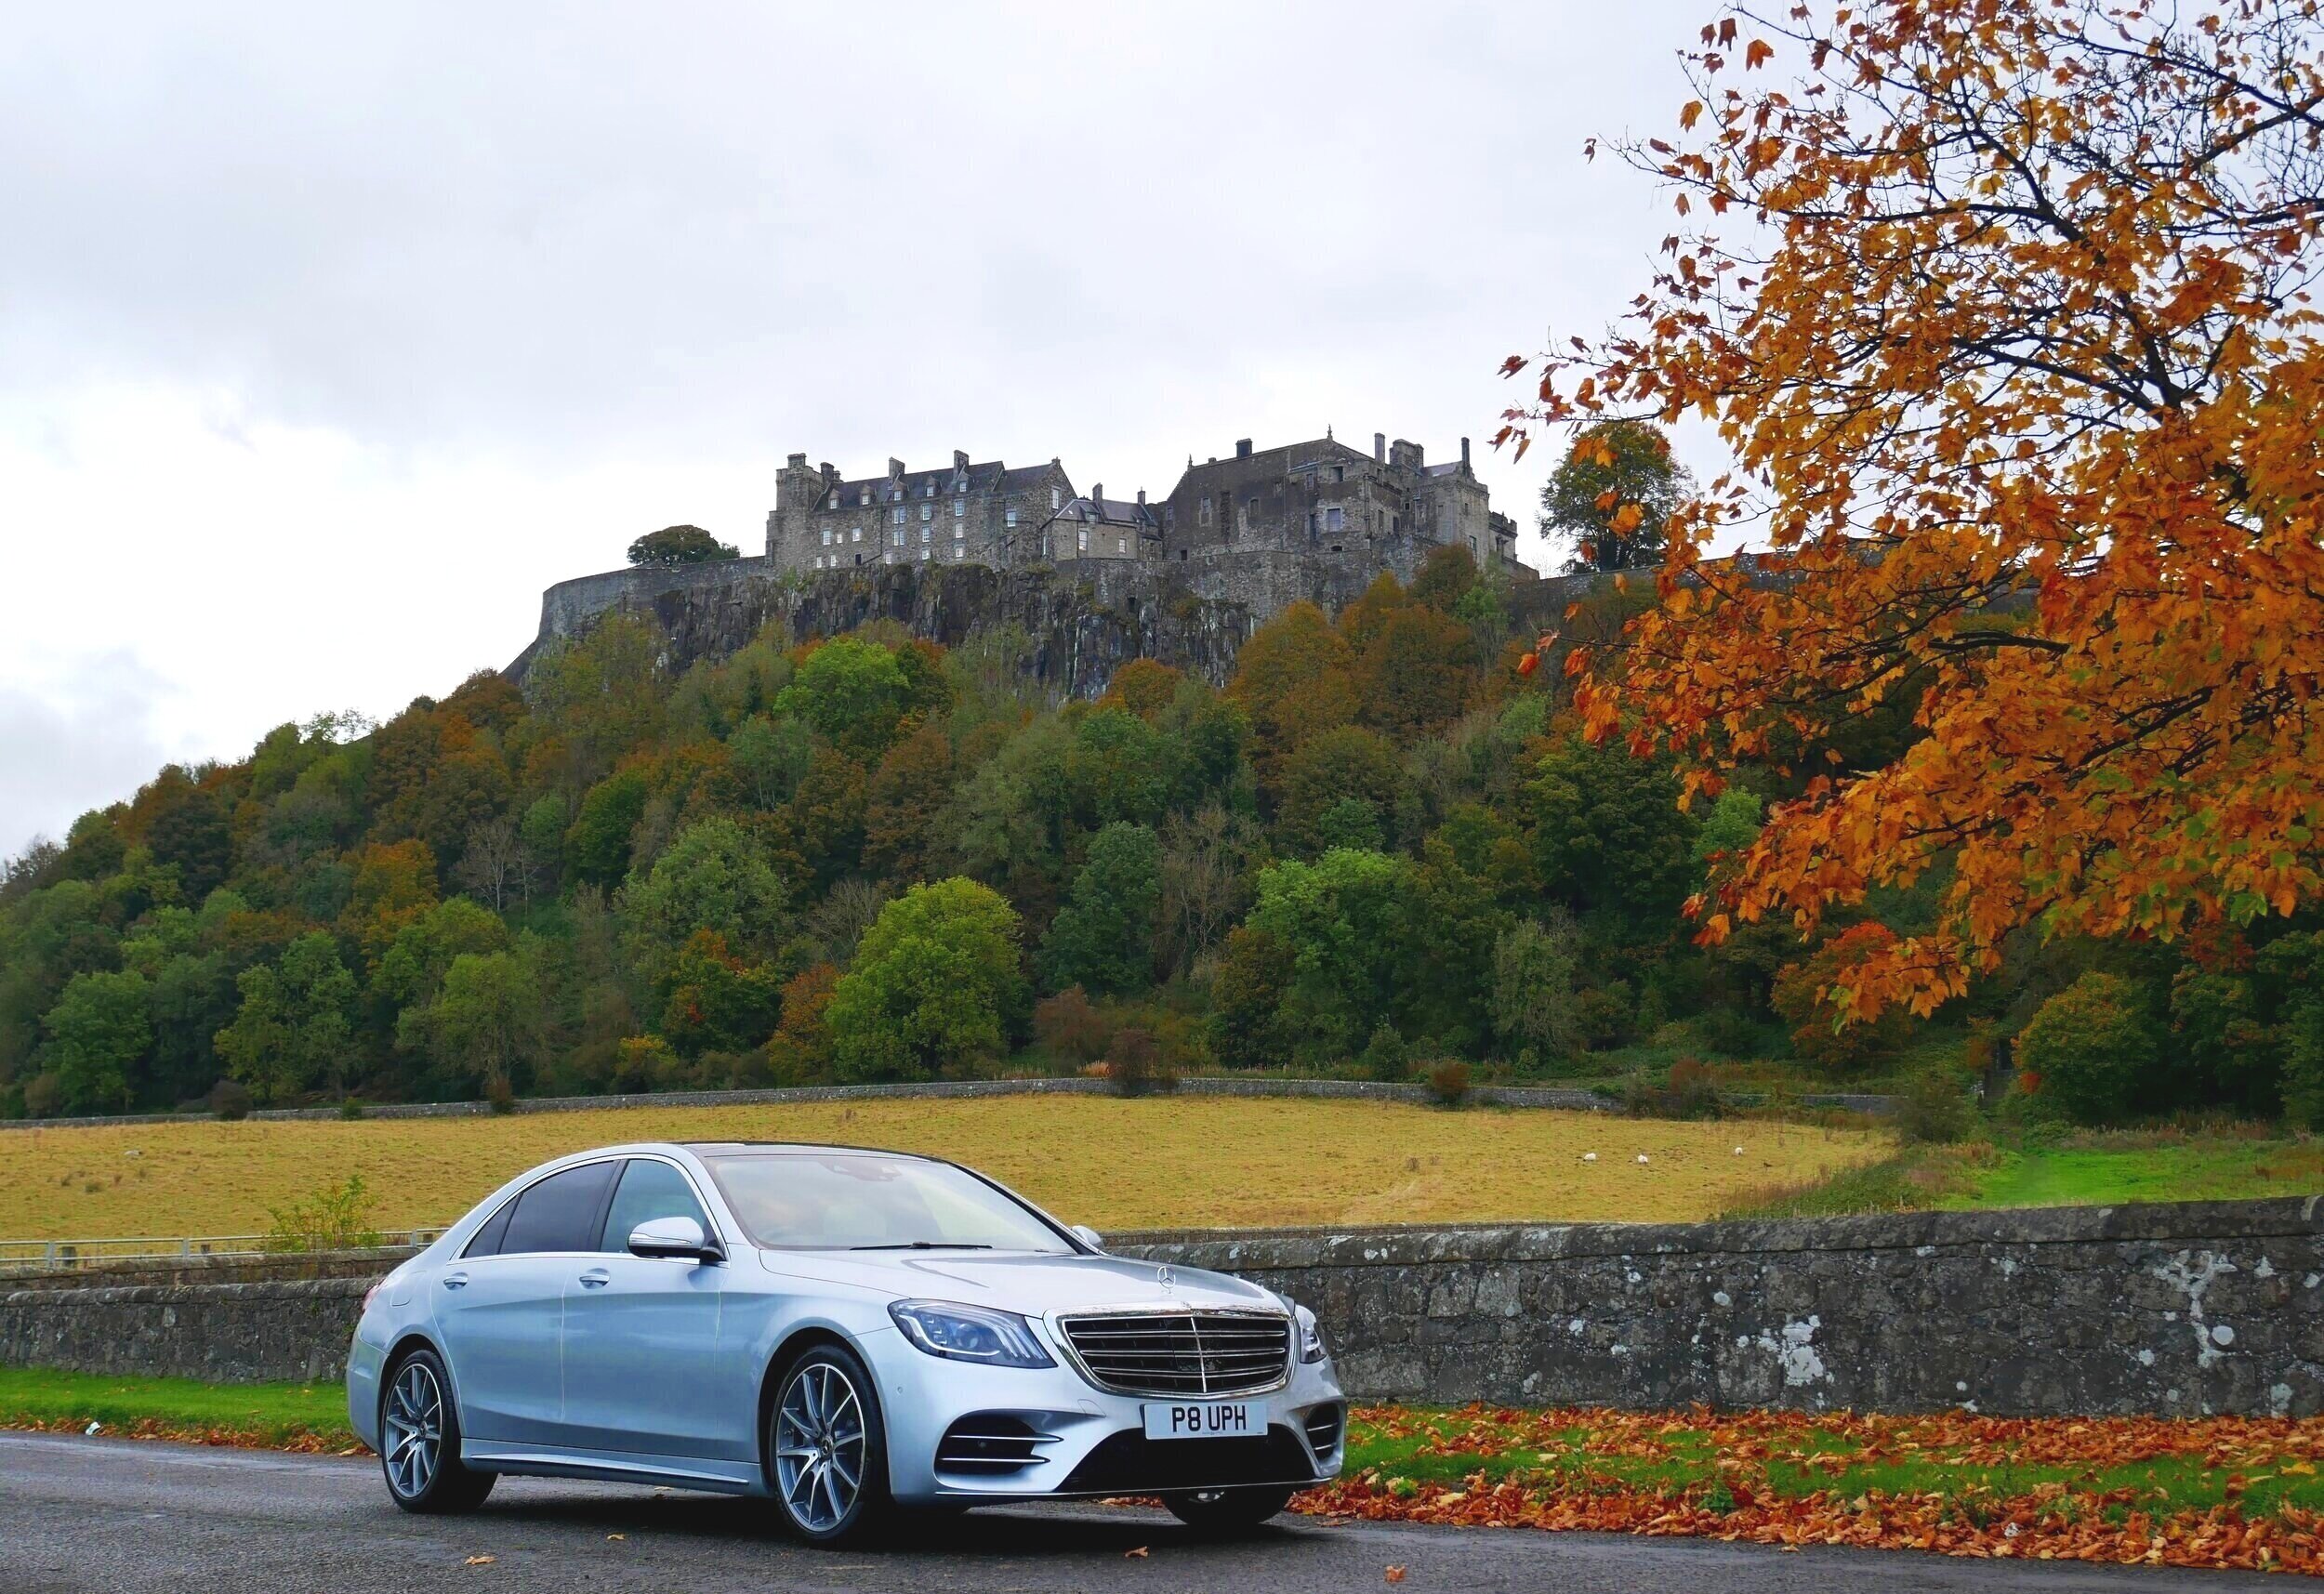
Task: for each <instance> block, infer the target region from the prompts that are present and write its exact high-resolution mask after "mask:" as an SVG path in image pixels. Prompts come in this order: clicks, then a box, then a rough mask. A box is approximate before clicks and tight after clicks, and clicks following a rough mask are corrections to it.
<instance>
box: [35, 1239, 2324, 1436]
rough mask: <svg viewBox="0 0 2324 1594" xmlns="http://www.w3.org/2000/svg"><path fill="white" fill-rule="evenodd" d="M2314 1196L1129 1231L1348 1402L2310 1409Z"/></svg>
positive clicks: (177, 1338) (115, 1365)
mask: <svg viewBox="0 0 2324 1594" xmlns="http://www.w3.org/2000/svg"><path fill="white" fill-rule="evenodd" d="M2319 1203H2324V1197H2311V1198H2309V1199H2306V1200H2304V1201H2302V1200H2286V1201H2260V1202H2215V1203H2190V1204H2183V1205H2142V1206H2121V1207H2067V1208H2055V1209H2049V1210H2040V1211H2027V1212H1959V1213H1901V1214H1887V1215H1882V1216H1876V1217H1867V1218H1837V1219H1790V1220H1782V1221H1768V1222H1733V1223H1706V1224H1567V1225H1538V1226H1523V1227H1496V1228H1470V1229H1436V1230H1426V1229H1409V1230H1372V1231H1366V1232H1268V1233H1254V1234H1247V1235H1241V1236H1234V1235H1219V1234H1215V1233H1204V1232H1192V1233H1180V1234H1134V1235H1133V1234H1124V1235H1117V1236H1115V1237H1114V1238H1113V1240H1112V1242H1111V1248H1112V1249H1113V1250H1115V1251H1116V1252H1117V1253H1119V1254H1121V1255H1125V1256H1135V1257H1141V1258H1147V1259H1150V1260H1154V1261H1157V1262H1169V1263H1172V1264H1175V1265H1179V1266H1193V1267H1206V1268H1216V1269H1218V1270H1220V1271H1225V1272H1232V1273H1236V1274H1240V1275H1242V1276H1244V1277H1247V1278H1251V1279H1255V1280H1257V1281H1259V1282H1260V1283H1262V1284H1267V1285H1268V1286H1270V1287H1272V1288H1274V1289H1278V1290H1281V1291H1283V1292H1284V1293H1285V1294H1287V1295H1289V1296H1291V1297H1292V1298H1295V1299H1297V1300H1300V1301H1301V1302H1304V1303H1305V1304H1307V1305H1309V1306H1311V1307H1313V1308H1314V1311H1315V1312H1316V1314H1317V1315H1318V1317H1319V1318H1321V1320H1322V1322H1323V1325H1324V1331H1325V1334H1326V1335H1327V1337H1328V1339H1329V1341H1330V1343H1331V1346H1332V1350H1333V1353H1334V1355H1335V1357H1336V1358H1337V1360H1338V1363H1339V1365H1340V1373H1341V1375H1342V1377H1344V1378H1345V1380H1346V1382H1347V1384H1348V1387H1349V1389H1350V1390H1352V1391H1353V1392H1354V1393H1355V1394H1357V1395H1358V1396H1359V1397H1362V1398H1366V1399H1375V1400H1411V1401H1420V1402H1428V1403H1446V1404H1450V1403H1460V1402H1465V1401H1472V1400H1482V1401H1490V1402H1495V1403H1507V1404H1525V1405H1550V1404H1566V1403H1572V1404H1589V1405H1612V1406H1623V1407H1632V1408H1658V1407H1670V1406H1681V1405H1686V1404H1689V1403H1697V1402H1700V1403H1704V1404H1707V1405H1712V1406H1724V1407H1740V1406H1790V1407H1801V1408H1806V1409H1810V1410H1824V1409H1829V1408H1837V1407H1855V1408H1859V1409H1864V1410H1879V1411H1891V1412H1911V1411H1933V1410H1941V1409H1947V1408H1950V1407H1956V1406H1966V1407H1970V1408H1973V1409H1975V1410H1979V1411H1984V1412H1988V1413H1994V1414H2025V1415H2066V1414H2083V1415H2116V1414H2133V1413H2153V1414H2160V1415H2164V1416H2196V1415H2200V1414H2206V1413H2225V1412H2232V1413H2273V1414H2279V1415H2292V1416H2314V1415H2317V1414H2318V1413H2324V1222H2320V1221H2319V1217H2318V1211H2317V1208H2318V1205H2319ZM366 1287H368V1279H367V1278H363V1277H356V1278H326V1279H309V1280H273V1281H267V1282H253V1283H237V1284H177V1285H172V1286H153V1285H138V1286H132V1287H109V1288H46V1289H19V1290H12V1291H10V1292H9V1293H7V1294H6V1295H0V1363H9V1364H25V1365H47V1366H59V1367H71V1368H79V1369H82V1370H86V1371H90V1372H101V1373H152V1374H176V1375H181V1376H188V1377H206V1378H231V1379H254V1378H302V1379H303V1378H324V1377H336V1376H337V1374H338V1373H339V1371H340V1370H341V1366H342V1363H343V1358H344V1357H345V1354H346V1350H347V1341H348V1336H349V1334H350V1331H351V1329H352V1327H353V1323H354V1317H355V1313H356V1311H357V1308H358V1304H359V1302H360V1300H361V1298H362V1296H363V1291H364V1289H365V1288H366Z"/></svg>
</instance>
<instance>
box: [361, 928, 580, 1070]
mask: <svg viewBox="0 0 2324 1594" xmlns="http://www.w3.org/2000/svg"><path fill="white" fill-rule="evenodd" d="M396 1038H397V1041H398V1043H399V1044H401V1045H402V1046H403V1047H405V1049H407V1050H413V1051H419V1052H423V1053H425V1054H426V1055H427V1056H429V1058H430V1059H431V1060H433V1061H434V1063H435V1065H436V1072H437V1075H438V1078H439V1081H440V1082H442V1083H445V1084H450V1085H453V1086H455V1087H458V1088H462V1089H466V1090H481V1091H482V1092H483V1093H485V1094H486V1095H489V1096H495V1097H498V1096H502V1095H505V1094H506V1093H507V1092H508V1091H509V1090H511V1089H513V1088H515V1087H516V1086H517V1084H518V1082H519V1081H520V1079H521V1078H522V1076H523V1072H524V1071H525V1070H527V1069H529V1068H532V1067H535V1066H537V1065H538V1064H539V1063H540V1061H541V1060H542V1059H543V1057H544V1056H545V1054H546V1052H547V1050H548V1011H547V1005H546V1002H545V1000H544V997H543V995H542V990H541V973H540V969H539V968H538V965H537V959H536V958H535V955H534V954H533V950H532V948H530V947H529V946H527V945H525V944H524V943H522V942H521V943H519V944H518V945H517V946H515V947H511V948H510V949H508V951H505V952H486V953H475V952H464V953H462V954H460V955H458V956H457V957H455V958H454V959H453V960H452V964H451V967H449V968H446V969H445V970H444V975H443V982H442V985H441V986H439V987H438V989H437V991H436V994H435V995H434V997H433V998H432V999H430V1000H429V1002H428V1003H427V1005H426V1006H424V1007H420V1008H406V1009H405V1011H404V1013H403V1018H402V1019H401V1020H400V1021H398V1023H397V1026H396Z"/></svg>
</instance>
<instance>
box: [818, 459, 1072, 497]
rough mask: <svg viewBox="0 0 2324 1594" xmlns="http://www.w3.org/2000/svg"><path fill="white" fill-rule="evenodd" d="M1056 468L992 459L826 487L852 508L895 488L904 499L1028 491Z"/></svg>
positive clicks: (862, 478)
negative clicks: (863, 496) (862, 496)
mask: <svg viewBox="0 0 2324 1594" xmlns="http://www.w3.org/2000/svg"><path fill="white" fill-rule="evenodd" d="M1055 468H1057V462H1056V461H1054V460H1051V461H1050V463H1049V464H1047V465H1021V466H1017V467H1014V468H1010V467H1009V466H1006V465H1003V464H1002V463H1001V462H1000V461H999V460H997V459H991V460H986V461H984V463H983V464H981V465H971V466H967V467H965V468H963V467H959V466H952V465H944V466H938V467H937V468H934V469H932V470H907V471H905V472H904V473H903V474H902V475H901V476H856V477H849V478H844V479H841V480H838V481H832V482H830V484H829V485H828V487H826V488H825V491H826V492H833V491H836V492H837V493H838V494H839V507H841V508H843V509H852V508H853V507H856V503H857V500H858V497H859V495H860V494H864V493H866V492H868V493H870V494H871V495H872V502H873V503H874V504H885V503H887V502H889V498H888V494H890V493H891V491H895V490H897V489H901V490H902V492H903V494H904V498H905V500H906V501H908V500H910V499H914V498H930V497H942V496H943V495H944V494H948V493H958V492H963V491H965V492H969V493H975V494H986V493H995V492H998V493H1003V494H1007V493H1023V492H1030V491H1032V490H1033V489H1034V488H1036V487H1037V486H1039V485H1040V484H1041V483H1042V482H1043V481H1046V480H1047V479H1048V477H1049V474H1050V471H1051V470H1053V469H1055ZM931 486H932V487H934V488H935V492H934V493H932V494H931V492H929V488H930V487H931Z"/></svg>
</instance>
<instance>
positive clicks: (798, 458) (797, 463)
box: [791, 454, 807, 470]
mask: <svg viewBox="0 0 2324 1594" xmlns="http://www.w3.org/2000/svg"><path fill="white" fill-rule="evenodd" d="M791 468H792V469H793V470H804V469H806V468H807V456H806V455H805V454H793V455H791Z"/></svg>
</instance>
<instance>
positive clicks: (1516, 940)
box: [1493, 917, 1584, 1073]
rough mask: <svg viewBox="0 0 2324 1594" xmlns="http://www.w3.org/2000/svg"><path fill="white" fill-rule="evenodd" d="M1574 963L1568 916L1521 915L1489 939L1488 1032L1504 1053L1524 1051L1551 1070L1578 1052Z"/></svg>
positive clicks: (1576, 946) (1576, 942)
mask: <svg viewBox="0 0 2324 1594" xmlns="http://www.w3.org/2000/svg"><path fill="white" fill-rule="evenodd" d="M1580 967H1581V937H1580V936H1579V935H1578V933H1577V932H1576V930H1575V929H1574V926H1573V923H1572V921H1571V920H1568V919H1565V918H1563V917H1560V918H1555V919H1552V920H1551V921H1550V922H1549V923H1547V924H1544V923H1542V922H1541V921H1539V920H1538V919H1525V920H1523V921H1521V922H1519V923H1518V924H1517V925H1515V926H1513V927H1512V928H1511V929H1507V930H1504V931H1503V932H1502V933H1501V936H1500V939H1499V941H1497V942H1494V943H1493V1033H1494V1034H1496V1035H1498V1036H1499V1039H1500V1043H1501V1047H1502V1049H1503V1050H1504V1051H1505V1052H1507V1053H1508V1054H1510V1055H1512V1056H1514V1055H1517V1054H1518V1053H1520V1052H1523V1051H1525V1050H1530V1051H1532V1053H1533V1054H1534V1056H1535V1057H1536V1058H1537V1059H1538V1060H1539V1061H1540V1062H1541V1063H1542V1064H1543V1065H1544V1066H1545V1067H1546V1068H1547V1069H1548V1070H1549V1071H1550V1072H1552V1073H1553V1072H1555V1071H1556V1068H1557V1065H1558V1064H1561V1063H1564V1062H1566V1061H1568V1060H1572V1059H1574V1058H1576V1057H1578V1056H1579V1055H1580V1054H1581V1050H1582V1042H1583V1038H1584V1037H1583V1030H1582V1019H1581V1013H1580V1010H1579V1008H1578V1004H1577V1002H1576V999H1575V984H1576V977H1577V975H1578V971H1579V969H1580Z"/></svg>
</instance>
